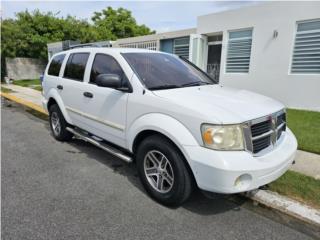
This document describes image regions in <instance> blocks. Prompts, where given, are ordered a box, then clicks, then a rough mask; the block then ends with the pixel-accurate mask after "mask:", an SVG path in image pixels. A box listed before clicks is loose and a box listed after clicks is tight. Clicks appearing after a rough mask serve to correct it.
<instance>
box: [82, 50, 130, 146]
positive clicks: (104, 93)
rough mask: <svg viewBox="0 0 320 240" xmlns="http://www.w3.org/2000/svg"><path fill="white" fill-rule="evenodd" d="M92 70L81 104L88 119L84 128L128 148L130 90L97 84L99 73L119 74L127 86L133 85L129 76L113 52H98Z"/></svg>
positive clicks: (84, 115) (83, 116)
mask: <svg viewBox="0 0 320 240" xmlns="http://www.w3.org/2000/svg"><path fill="white" fill-rule="evenodd" d="M89 69H90V73H89V74H88V75H87V76H88V78H89V79H88V81H86V83H84V84H85V86H84V92H83V95H82V99H81V101H80V103H79V105H78V110H79V111H80V112H81V113H80V114H82V118H85V119H86V121H85V122H84V123H82V128H83V129H85V130H87V131H88V132H90V133H92V134H94V135H96V136H98V137H100V138H103V139H105V140H107V141H110V142H113V143H115V144H117V145H119V146H122V147H124V146H125V128H126V113H127V100H128V94H129V93H127V92H122V91H118V90H116V89H112V88H106V87H100V86H97V85H96V84H95V80H96V77H97V76H98V75H99V74H108V73H109V74H118V75H119V76H120V77H121V78H122V81H123V85H128V84H129V82H128V79H127V77H126V75H125V73H124V72H123V70H122V68H121V67H120V65H119V64H118V62H117V61H116V60H115V58H113V57H112V56H110V55H106V54H100V53H98V54H96V55H95V56H94V59H93V63H92V67H90V68H89Z"/></svg>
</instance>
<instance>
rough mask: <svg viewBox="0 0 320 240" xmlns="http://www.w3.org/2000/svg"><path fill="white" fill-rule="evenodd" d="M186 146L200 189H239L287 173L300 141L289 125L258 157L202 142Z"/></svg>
mask: <svg viewBox="0 0 320 240" xmlns="http://www.w3.org/2000/svg"><path fill="white" fill-rule="evenodd" d="M184 150H185V153H186V155H187V156H186V157H187V160H188V162H189V164H190V167H191V169H192V171H193V174H194V177H195V179H196V182H197V185H198V187H199V188H200V189H202V190H206V191H211V192H216V193H238V192H245V191H250V190H253V189H257V188H259V187H260V186H263V185H265V184H268V183H270V182H272V181H274V180H276V179H277V178H279V177H280V176H281V175H282V174H284V173H285V172H286V171H287V169H288V168H289V167H290V165H291V164H292V162H293V160H294V157H295V153H296V150H297V141H296V138H295V136H294V135H293V134H292V132H291V131H290V129H288V128H287V131H286V132H284V133H283V134H282V136H281V141H279V143H278V145H277V146H276V147H275V148H274V149H273V150H271V151H270V152H268V153H266V154H264V155H262V156H259V157H255V156H253V155H252V154H251V153H249V152H246V151H214V150H211V149H207V148H204V147H201V146H184Z"/></svg>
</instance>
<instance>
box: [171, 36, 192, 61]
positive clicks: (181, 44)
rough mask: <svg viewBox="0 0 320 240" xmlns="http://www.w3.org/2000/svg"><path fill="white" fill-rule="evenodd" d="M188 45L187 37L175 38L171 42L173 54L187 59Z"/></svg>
mask: <svg viewBox="0 0 320 240" xmlns="http://www.w3.org/2000/svg"><path fill="white" fill-rule="evenodd" d="M189 45H190V39H189V37H184V38H176V39H174V41H173V53H174V54H176V55H178V56H180V57H184V58H186V59H188V58H189Z"/></svg>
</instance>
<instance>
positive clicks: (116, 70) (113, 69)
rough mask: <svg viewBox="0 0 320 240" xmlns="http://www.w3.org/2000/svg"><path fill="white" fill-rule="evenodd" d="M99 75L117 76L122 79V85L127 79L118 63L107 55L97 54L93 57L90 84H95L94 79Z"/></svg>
mask: <svg viewBox="0 0 320 240" xmlns="http://www.w3.org/2000/svg"><path fill="white" fill-rule="evenodd" d="M99 74H117V75H119V76H120V78H121V79H122V82H123V85H126V84H127V78H126V76H125V74H124V72H123V70H122V68H121V67H120V65H119V63H118V62H117V61H116V60H115V59H114V58H113V57H111V56H109V55H105V54H97V55H96V56H95V58H94V61H93V65H92V70H91V76H90V83H95V82H96V77H97V76H98V75H99Z"/></svg>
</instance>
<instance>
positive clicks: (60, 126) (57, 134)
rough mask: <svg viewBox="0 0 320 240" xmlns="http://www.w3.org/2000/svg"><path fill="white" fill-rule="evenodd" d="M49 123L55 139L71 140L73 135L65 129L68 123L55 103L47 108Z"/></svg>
mask: <svg viewBox="0 0 320 240" xmlns="http://www.w3.org/2000/svg"><path fill="white" fill-rule="evenodd" d="M49 123H50V128H51V131H52V134H53V136H54V138H55V139H57V140H58V141H69V140H71V138H72V136H73V135H72V133H70V132H69V131H68V130H67V126H68V123H67V122H66V120H65V119H64V117H63V114H62V113H61V110H60V108H59V106H58V105H57V104H54V105H52V106H51V107H50V109H49Z"/></svg>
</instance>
